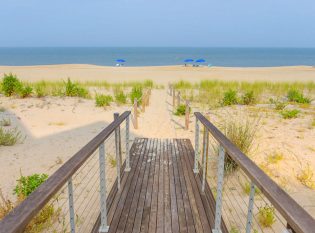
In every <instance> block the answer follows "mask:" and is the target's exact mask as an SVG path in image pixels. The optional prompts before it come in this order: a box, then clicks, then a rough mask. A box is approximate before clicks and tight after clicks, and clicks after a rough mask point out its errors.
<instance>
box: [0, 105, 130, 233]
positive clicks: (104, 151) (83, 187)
mask: <svg viewBox="0 0 315 233" xmlns="http://www.w3.org/2000/svg"><path fill="white" fill-rule="evenodd" d="M129 116H130V111H127V112H124V113H123V114H122V115H120V116H119V115H118V114H115V120H114V121H113V122H112V123H111V124H109V125H108V126H107V127H106V128H105V129H104V130H103V131H101V132H100V133H99V134H98V135H97V136H96V137H95V138H93V139H92V140H91V141H90V142H89V143H88V144H86V145H85V146H84V147H83V148H82V149H81V150H79V151H78V152H77V153H76V154H75V155H74V156H72V157H71V158H70V159H69V160H68V161H67V162H66V163H65V164H64V165H62V166H61V167H60V168H59V169H58V170H57V171H56V172H55V173H54V174H53V175H51V176H50V177H49V178H48V179H47V181H45V182H44V183H43V184H42V185H41V186H40V187H39V188H37V189H36V190H35V191H34V192H33V193H32V194H31V195H29V197H28V198H27V199H26V200H24V201H23V202H22V203H21V204H20V205H18V206H17V207H16V208H15V209H13V210H12V211H11V212H10V213H9V214H8V215H7V216H6V217H4V218H3V219H2V220H1V221H0V232H1V233H17V232H23V231H24V230H25V228H26V227H28V225H29V224H30V223H31V222H32V221H33V219H34V217H36V216H37V215H38V214H40V213H41V211H42V210H43V208H45V207H46V206H47V205H50V207H51V208H52V209H50V210H51V211H53V212H54V213H55V215H56V216H55V217H53V218H52V219H49V220H48V221H51V223H50V224H51V226H50V228H47V229H45V230H44V232H75V231H76V228H80V229H79V230H80V231H81V232H90V231H91V229H89V227H90V226H92V227H93V225H94V223H95V221H96V220H97V217H98V216H99V214H100V213H101V223H100V231H99V232H107V230H108V225H107V207H106V196H107V194H106V193H107V191H106V190H107V188H106V172H107V170H106V169H107V168H106V167H108V166H106V162H105V161H106V159H107V155H108V153H114V154H116V168H117V170H116V173H117V182H116V184H117V186H118V189H120V178H121V173H122V172H121V170H122V162H123V161H122V146H123V147H124V152H125V159H126V162H125V164H124V167H125V171H129V170H130V164H129ZM123 122H126V125H125V128H124V132H125V134H124V135H123V137H122V135H121V125H122V123H123ZM111 138H113V141H111ZM122 138H124V139H125V140H124V142H125V143H124V145H122ZM111 148H113V152H111V151H110V149H111ZM113 170H115V169H113ZM107 185H108V184H107ZM87 188H89V189H88V190H87ZM99 190H100V191H99ZM90 194H91V195H93V198H92V197H89V196H88V195H90ZM82 195H83V196H82ZM85 195H86V196H85ZM94 199H95V202H96V205H95V206H90V204H91V203H92V201H94ZM62 201H63V202H64V203H66V204H60V203H61V202H62ZM58 204H60V205H58ZM92 216H93V217H92ZM56 218H58V220H56ZM54 221H55V222H54ZM46 227H47V226H46ZM51 228H53V229H51Z"/></svg>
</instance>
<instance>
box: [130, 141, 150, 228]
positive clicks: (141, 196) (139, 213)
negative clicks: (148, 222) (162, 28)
mask: <svg viewBox="0 0 315 233" xmlns="http://www.w3.org/2000/svg"><path fill="white" fill-rule="evenodd" d="M153 146H154V140H151V145H150V148H149V151H148V156H147V157H146V160H145V161H144V162H145V173H144V177H143V182H142V186H141V191H140V193H139V194H138V195H139V201H138V206H137V213H136V216H135V220H134V224H133V233H139V232H140V228H141V220H142V214H143V208H144V202H145V197H146V192H147V187H148V178H149V172H150V169H151V167H153V166H151V165H152V164H153V163H152V161H151V160H150V156H149V155H151V156H152V155H153V154H154V153H155V148H154V147H153Z"/></svg>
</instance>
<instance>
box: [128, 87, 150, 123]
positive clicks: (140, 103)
mask: <svg viewBox="0 0 315 233" xmlns="http://www.w3.org/2000/svg"><path fill="white" fill-rule="evenodd" d="M150 96H151V89H147V90H145V91H144V92H143V94H142V95H141V96H140V97H139V98H136V99H134V102H133V104H132V106H131V108H130V109H129V111H130V112H131V121H132V124H133V126H134V128H135V129H138V128H139V122H138V117H139V110H140V111H141V112H145V109H146V107H147V106H149V104H150Z"/></svg>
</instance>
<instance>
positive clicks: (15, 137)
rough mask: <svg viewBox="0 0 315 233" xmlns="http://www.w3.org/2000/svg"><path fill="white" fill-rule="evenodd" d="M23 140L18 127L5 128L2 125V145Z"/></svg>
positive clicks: (0, 134) (9, 144)
mask: <svg viewBox="0 0 315 233" xmlns="http://www.w3.org/2000/svg"><path fill="white" fill-rule="evenodd" d="M21 140H22V135H21V132H20V131H19V130H18V129H17V128H14V129H7V130H6V129H4V128H3V127H2V126H0V146H13V145H14V144H16V143H17V142H19V141H21Z"/></svg>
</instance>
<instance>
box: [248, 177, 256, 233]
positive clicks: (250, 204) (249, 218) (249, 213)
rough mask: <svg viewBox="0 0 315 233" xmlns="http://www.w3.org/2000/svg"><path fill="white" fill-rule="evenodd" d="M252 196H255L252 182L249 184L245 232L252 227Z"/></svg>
mask: <svg viewBox="0 0 315 233" xmlns="http://www.w3.org/2000/svg"><path fill="white" fill-rule="evenodd" d="M254 198H255V184H254V183H253V182H252V183H251V184H250V192H249V202H248V210H247V222H246V233H250V232H251V229H252V224H253V207H254Z"/></svg>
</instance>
